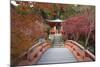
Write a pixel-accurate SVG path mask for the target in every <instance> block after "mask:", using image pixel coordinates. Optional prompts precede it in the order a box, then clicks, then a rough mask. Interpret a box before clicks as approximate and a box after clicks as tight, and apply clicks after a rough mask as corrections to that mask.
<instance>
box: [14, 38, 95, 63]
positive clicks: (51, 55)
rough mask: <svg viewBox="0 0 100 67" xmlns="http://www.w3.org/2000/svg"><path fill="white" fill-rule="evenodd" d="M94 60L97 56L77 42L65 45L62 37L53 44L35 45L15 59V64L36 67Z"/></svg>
mask: <svg viewBox="0 0 100 67" xmlns="http://www.w3.org/2000/svg"><path fill="white" fill-rule="evenodd" d="M94 60H95V56H94V55H93V54H92V53H91V52H89V51H88V50H85V49H84V47H83V46H81V45H80V44H78V43H77V42H75V41H73V40H67V41H65V42H64V43H63V42H62V41H61V38H60V37H58V38H57V37H55V39H54V42H53V43H52V44H51V43H50V42H44V43H40V42H39V43H37V44H35V45H34V46H32V47H31V48H30V49H29V50H28V51H26V52H25V53H23V54H22V55H20V56H19V57H18V58H17V59H15V60H14V61H13V62H14V63H13V64H14V65H36V64H54V63H69V62H82V61H94Z"/></svg>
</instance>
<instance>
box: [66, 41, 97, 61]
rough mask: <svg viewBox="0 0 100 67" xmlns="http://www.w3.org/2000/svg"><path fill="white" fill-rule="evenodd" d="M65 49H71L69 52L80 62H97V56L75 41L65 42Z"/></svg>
mask: <svg viewBox="0 0 100 67" xmlns="http://www.w3.org/2000/svg"><path fill="white" fill-rule="evenodd" d="M65 47H67V48H69V50H70V51H71V52H72V53H73V55H74V56H75V57H76V59H77V60H78V61H94V60H95V56H94V55H93V54H92V53H91V52H90V51H88V50H87V49H85V48H84V47H83V46H82V45H80V44H79V43H77V42H75V41H73V40H67V41H66V42H65Z"/></svg>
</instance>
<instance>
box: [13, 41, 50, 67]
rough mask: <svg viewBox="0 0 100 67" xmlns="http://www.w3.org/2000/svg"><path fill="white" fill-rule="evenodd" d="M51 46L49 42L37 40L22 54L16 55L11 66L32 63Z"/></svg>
mask: <svg viewBox="0 0 100 67" xmlns="http://www.w3.org/2000/svg"><path fill="white" fill-rule="evenodd" d="M50 47H51V43H50V42H47V41H46V42H44V43H41V42H37V43H36V44H35V45H33V46H32V47H30V48H29V49H28V50H27V51H25V52H24V53H23V54H21V55H20V56H18V57H17V58H16V59H15V60H14V61H13V63H12V66H16V65H17V66H19V65H20V66H23V65H32V64H36V62H37V61H38V60H39V59H40V57H41V55H42V54H43V53H44V52H45V51H46V50H47V49H48V48H50Z"/></svg>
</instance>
